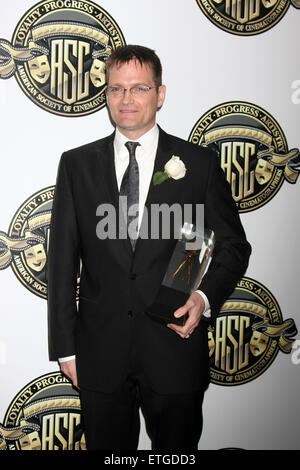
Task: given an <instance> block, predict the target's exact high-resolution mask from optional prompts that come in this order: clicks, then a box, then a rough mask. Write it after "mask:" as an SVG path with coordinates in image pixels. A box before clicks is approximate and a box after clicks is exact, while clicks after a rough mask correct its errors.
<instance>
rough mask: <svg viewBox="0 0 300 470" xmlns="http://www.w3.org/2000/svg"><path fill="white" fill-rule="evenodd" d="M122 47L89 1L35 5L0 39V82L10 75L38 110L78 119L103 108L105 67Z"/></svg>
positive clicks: (106, 16) (114, 29)
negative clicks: (112, 55) (12, 29)
mask: <svg viewBox="0 0 300 470" xmlns="http://www.w3.org/2000/svg"><path fill="white" fill-rule="evenodd" d="M124 44H125V41H124V38H123V35H122V32H121V30H120V28H119V27H118V25H117V24H116V22H115V21H114V20H113V18H111V17H110V15H109V14H108V13H107V12H106V11H105V10H103V9H102V8H101V7H100V6H99V5H97V4H95V3H93V2H91V1H82V2H74V1H71V0H64V1H59V2H58V1H56V2H49V1H47V0H44V1H41V2H40V3H38V4H37V5H35V6H34V7H32V8H31V9H30V10H29V11H27V13H26V14H25V15H24V16H23V18H22V19H21V20H20V22H19V24H18V25H17V27H16V29H15V32H14V34H13V37H12V40H11V42H9V41H7V40H5V39H0V78H2V79H8V78H10V77H11V76H12V75H15V77H16V79H17V81H18V83H19V85H20V86H21V88H22V90H23V91H24V93H25V94H26V95H27V96H28V97H29V98H30V99H31V100H32V101H33V102H34V103H35V104H37V105H38V106H40V107H41V108H43V109H45V110H46V111H49V112H51V113H54V114H59V115H61V116H82V115H86V114H90V113H93V112H95V111H98V110H99V109H101V108H103V107H104V106H105V105H106V99H105V88H106V78H105V63H106V60H107V58H108V57H109V55H110V53H111V52H112V51H113V50H114V49H116V48H117V47H119V46H123V45H124Z"/></svg>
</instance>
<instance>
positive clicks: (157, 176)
mask: <svg viewBox="0 0 300 470" xmlns="http://www.w3.org/2000/svg"><path fill="white" fill-rule="evenodd" d="M169 178H170V177H169V175H168V173H166V172H165V171H157V172H156V173H154V175H153V184H154V185H155V186H156V185H157V184H161V183H163V182H164V181H166V180H167V179H169Z"/></svg>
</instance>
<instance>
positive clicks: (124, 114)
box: [107, 60, 165, 139]
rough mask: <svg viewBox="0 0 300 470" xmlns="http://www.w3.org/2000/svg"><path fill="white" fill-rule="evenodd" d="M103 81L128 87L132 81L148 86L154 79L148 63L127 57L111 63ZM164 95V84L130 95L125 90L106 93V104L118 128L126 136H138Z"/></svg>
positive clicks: (152, 121) (150, 122) (152, 119)
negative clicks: (127, 58)
mask: <svg viewBox="0 0 300 470" xmlns="http://www.w3.org/2000/svg"><path fill="white" fill-rule="evenodd" d="M107 85H108V86H120V87H124V88H131V87H133V86H136V85H147V86H149V87H152V86H155V83H154V79H153V73H152V70H151V68H150V67H148V66H147V65H140V63H139V62H137V61H135V60H131V61H129V62H128V63H126V64H123V65H121V66H120V67H117V66H116V65H115V66H113V67H111V69H110V71H109V77H108V84H107ZM164 98H165V87H164V86H160V87H159V88H158V89H157V88H152V89H151V90H150V91H149V92H147V93H146V94H145V95H143V96H132V95H131V93H130V91H129V90H127V91H126V92H125V93H123V94H121V95H120V96H111V95H110V94H108V95H107V105H108V108H109V111H110V115H111V117H112V119H113V121H114V122H115V124H116V126H117V128H118V129H119V131H120V132H122V134H124V135H125V136H126V137H128V138H130V139H138V138H139V137H140V136H142V135H143V134H145V133H146V132H147V131H148V130H150V129H151V128H152V127H153V126H154V124H155V120H156V111H157V109H158V108H160V107H161V106H162V104H163V102H164Z"/></svg>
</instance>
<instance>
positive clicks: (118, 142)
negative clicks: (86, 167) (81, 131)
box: [59, 124, 210, 362]
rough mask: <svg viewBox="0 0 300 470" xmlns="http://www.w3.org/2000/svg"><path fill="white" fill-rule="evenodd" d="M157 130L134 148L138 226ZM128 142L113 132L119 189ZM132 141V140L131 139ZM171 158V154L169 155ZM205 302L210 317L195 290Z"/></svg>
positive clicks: (206, 314)
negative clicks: (136, 165)
mask: <svg viewBox="0 0 300 470" xmlns="http://www.w3.org/2000/svg"><path fill="white" fill-rule="evenodd" d="M158 137H159V130H158V126H157V125H156V124H155V125H154V127H152V129H150V130H149V131H148V132H147V133H146V134H144V135H142V136H141V137H140V138H139V139H138V140H137V142H139V144H140V145H139V146H138V147H137V148H136V152H135V156H136V161H137V163H138V166H139V222H138V228H140V225H141V220H142V215H143V211H144V206H145V202H146V199H147V194H148V190H149V187H150V184H151V178H152V173H153V168H154V161H155V156H156V151H157V146H158ZM126 142H128V138H127V137H125V136H124V135H123V134H122V133H121V132H120V131H119V130H118V129H116V132H115V139H114V153H115V169H116V178H117V183H118V188H119V190H120V187H121V182H122V178H123V175H124V173H125V171H126V168H127V167H128V164H129V152H128V149H127V148H126V147H125V143H126ZM133 142H134V141H133ZM170 158H171V155H170ZM196 292H198V293H199V294H200V295H201V296H202V298H203V299H204V302H205V308H204V312H203V315H204V316H205V317H208V318H209V317H210V305H209V302H208V299H207V297H206V295H205V294H204V293H203V292H202V291H200V290H197V291H196ZM74 358H75V356H69V357H64V358H60V359H59V361H60V362H64V361H69V360H71V359H74Z"/></svg>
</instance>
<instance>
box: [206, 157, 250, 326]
mask: <svg viewBox="0 0 300 470" xmlns="http://www.w3.org/2000/svg"><path fill="white" fill-rule="evenodd" d="M204 211H205V213H204V217H205V225H206V227H208V228H210V229H212V230H213V231H214V234H215V237H216V244H215V248H214V252H213V257H212V261H211V263H210V266H209V269H208V271H207V273H206V275H205V276H204V278H203V281H202V283H201V285H200V287H199V288H200V289H201V290H202V291H203V292H204V293H205V294H206V296H207V298H208V300H209V303H210V307H211V312H212V320H213V319H214V318H215V316H216V315H217V314H218V312H219V310H220V308H221V306H222V305H223V303H224V302H225V301H226V300H227V299H228V297H229V296H230V294H231V293H232V291H233V290H234V289H235V287H236V284H237V282H238V281H239V280H240V279H241V277H242V276H243V274H244V273H245V271H246V269H247V266H248V261H249V256H250V254H251V246H250V244H249V243H248V241H247V239H246V236H245V232H244V229H243V227H242V224H241V221H240V217H239V213H238V210H237V207H236V204H235V202H234V200H233V198H232V194H231V188H230V185H229V184H228V182H227V181H226V178H225V175H224V172H223V170H222V168H221V167H220V164H219V161H218V158H217V156H216V155H215V154H213V155H212V157H211V169H210V174H209V178H208V181H207V188H206V195H205V205H204Z"/></svg>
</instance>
